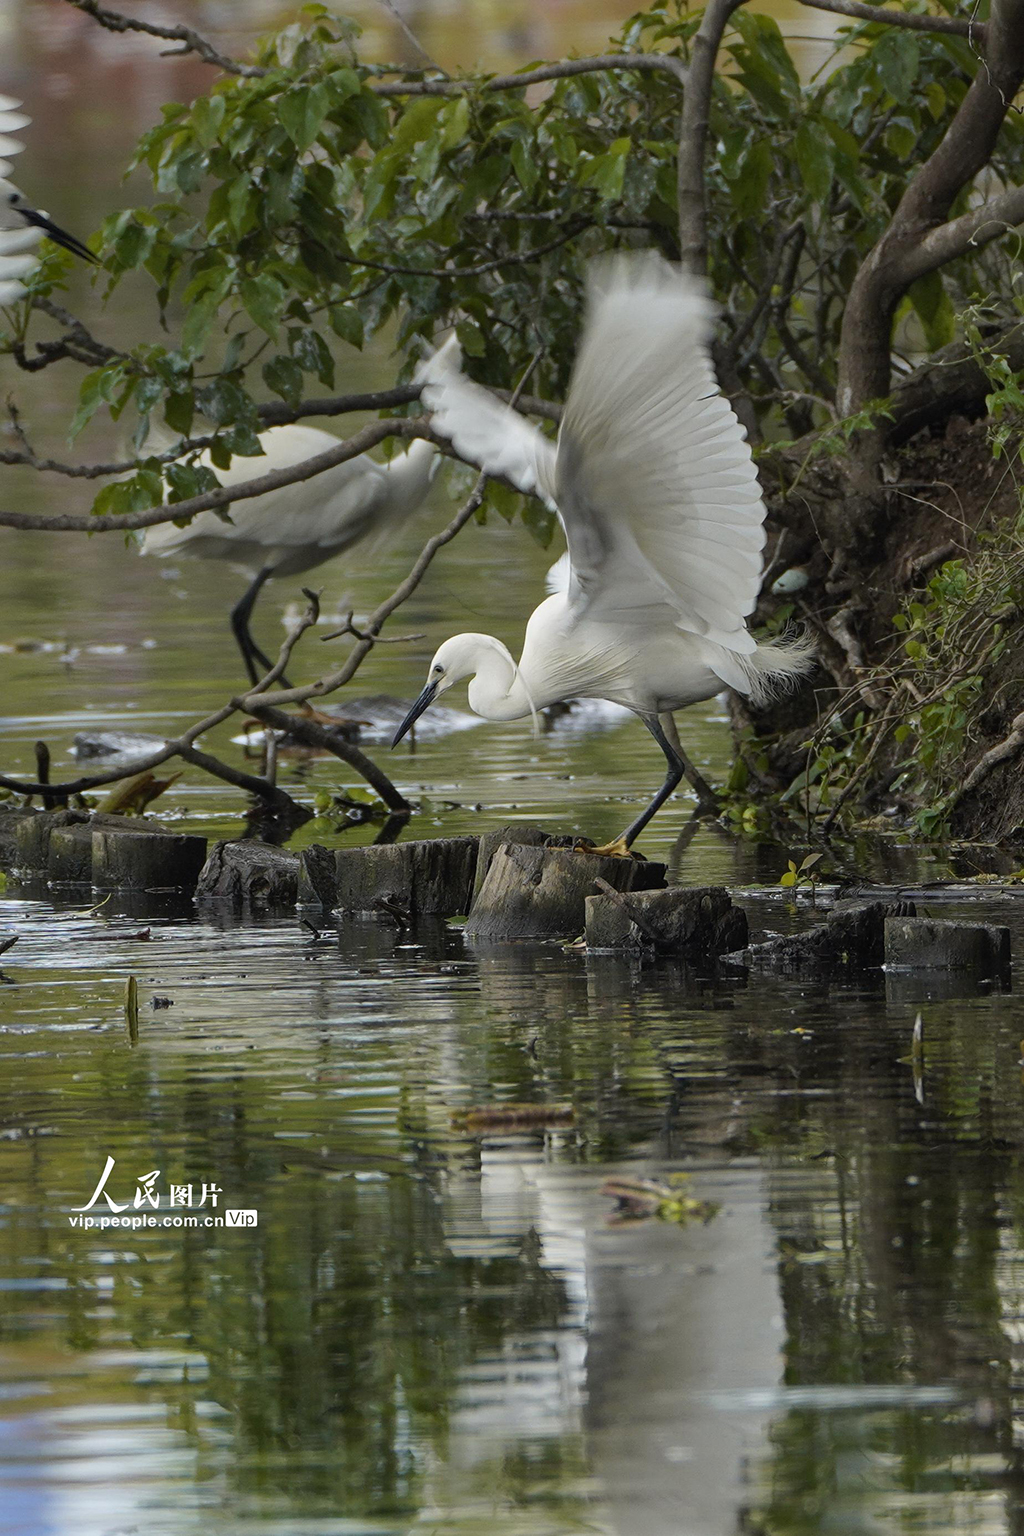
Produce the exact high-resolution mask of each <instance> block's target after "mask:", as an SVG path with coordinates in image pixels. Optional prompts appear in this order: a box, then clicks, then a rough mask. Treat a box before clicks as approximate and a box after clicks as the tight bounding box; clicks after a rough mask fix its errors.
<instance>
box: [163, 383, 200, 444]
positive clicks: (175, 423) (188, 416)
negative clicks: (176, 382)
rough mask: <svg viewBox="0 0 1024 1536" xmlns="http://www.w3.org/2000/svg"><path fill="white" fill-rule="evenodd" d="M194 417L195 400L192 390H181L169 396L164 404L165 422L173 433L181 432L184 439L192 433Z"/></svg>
mask: <svg viewBox="0 0 1024 1536" xmlns="http://www.w3.org/2000/svg"><path fill="white" fill-rule="evenodd" d="M194 416H195V400H194V399H193V396H192V391H191V390H180V391H178V392H176V393H175V394H173V395H168V396H167V399H166V401H165V402H164V420H165V421H166V423H167V425H168V426H169V427H170V429H171V431H172V432H180V433H181V435H182V437H188V435H189V433H190V432H191V431H192V420H193V417H194Z"/></svg>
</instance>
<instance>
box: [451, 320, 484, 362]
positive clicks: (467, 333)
mask: <svg viewBox="0 0 1024 1536" xmlns="http://www.w3.org/2000/svg"><path fill="white" fill-rule="evenodd" d="M455 334H456V336H457V337H458V338H459V346H460V347H461V348H462V350H463V352H464V353H465V354H466V356H467V357H486V356H487V343H486V342H485V341H484V338H483V333H482V332H481V330H480V328H479V327H478V326H475V325H474V324H473V322H472V321H471V320H460V322H459V324H458V325H457V326H456V327H455Z"/></svg>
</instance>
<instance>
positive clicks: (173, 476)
mask: <svg viewBox="0 0 1024 1536" xmlns="http://www.w3.org/2000/svg"><path fill="white" fill-rule="evenodd" d="M164 479H165V480H166V481H167V487H168V497H167V500H168V501H170V502H179V501H189V500H190V499H191V498H192V497H193V496H201V495H202V494H203V492H204V491H213V490H216V488H217V486H218V484H219V481H218V479H217V476H216V475H215V474H214V473H213V470H212V469H208V468H207V466H206V465H205V464H167V465H165V466H164Z"/></svg>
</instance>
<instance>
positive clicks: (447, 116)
mask: <svg viewBox="0 0 1024 1536" xmlns="http://www.w3.org/2000/svg"><path fill="white" fill-rule="evenodd" d="M443 119H444V129H443V131H442V134H441V147H442V149H445V150H451V149H454V148H455V146H456V144H461V142H462V140H463V139H464V138H465V137H466V130H467V129H468V127H469V97H468V96H460V97H459V98H458V100H457V101H454V102H450V103H449V104H448V106H446V107H445V110H444V113H443Z"/></svg>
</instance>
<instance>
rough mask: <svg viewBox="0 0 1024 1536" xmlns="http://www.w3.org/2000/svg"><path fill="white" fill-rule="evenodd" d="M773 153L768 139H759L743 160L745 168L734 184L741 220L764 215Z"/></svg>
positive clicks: (734, 196)
mask: <svg viewBox="0 0 1024 1536" xmlns="http://www.w3.org/2000/svg"><path fill="white" fill-rule="evenodd" d="M772 163H773V151H772V147H771V144H770V143H769V141H768V140H767V139H757V140H755V142H754V143H753V144H752V145H751V146H750V148H749V150H748V151H747V153H746V156H745V157H744V160H743V167H742V169H741V171H740V173H739V175H738V176H737V178H736V180H735V182H734V183H733V189H732V200H733V204H734V206H735V208H736V212H737V213H738V214H739V216H740V218H741V219H753V218H756V217H757V216H758V215H763V214H764V210H765V203H766V201H767V194H768V182H769V180H770V179H771V174H772Z"/></svg>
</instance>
